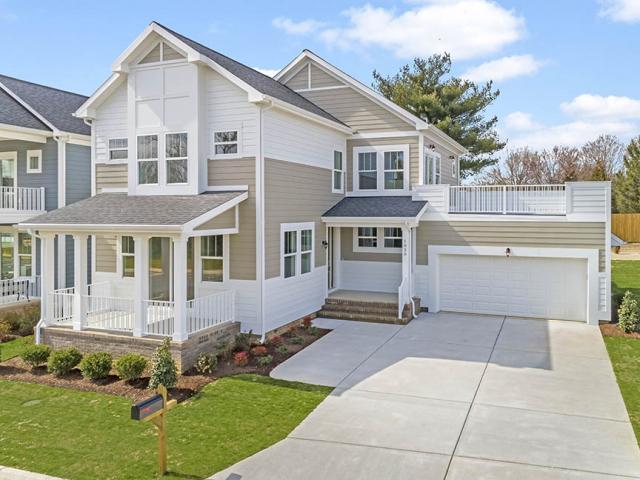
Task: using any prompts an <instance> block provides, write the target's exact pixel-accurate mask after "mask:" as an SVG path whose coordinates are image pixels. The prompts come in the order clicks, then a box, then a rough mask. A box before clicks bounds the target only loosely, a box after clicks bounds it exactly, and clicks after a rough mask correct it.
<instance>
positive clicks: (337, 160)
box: [332, 150, 344, 193]
mask: <svg viewBox="0 0 640 480" xmlns="http://www.w3.org/2000/svg"><path fill="white" fill-rule="evenodd" d="M343 165H344V164H343V163H342V152H340V151H338V150H334V151H333V188H332V191H333V192H334V193H342V192H344V166H343Z"/></svg>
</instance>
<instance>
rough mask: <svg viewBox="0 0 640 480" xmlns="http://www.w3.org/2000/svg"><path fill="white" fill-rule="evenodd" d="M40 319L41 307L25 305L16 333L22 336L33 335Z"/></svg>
mask: <svg viewBox="0 0 640 480" xmlns="http://www.w3.org/2000/svg"><path fill="white" fill-rule="evenodd" d="M39 321H40V308H39V307H36V306H31V307H25V308H23V309H22V312H21V314H20V315H19V317H18V325H17V327H16V333H17V334H18V335H20V336H23V337H24V336H27V335H33V330H34V329H35V328H36V325H37V324H38V322H39Z"/></svg>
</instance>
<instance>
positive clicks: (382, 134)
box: [349, 130, 420, 140]
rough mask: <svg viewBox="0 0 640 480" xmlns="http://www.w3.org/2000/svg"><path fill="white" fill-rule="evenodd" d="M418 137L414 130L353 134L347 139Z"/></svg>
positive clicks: (418, 134) (418, 133)
mask: <svg viewBox="0 0 640 480" xmlns="http://www.w3.org/2000/svg"><path fill="white" fill-rule="evenodd" d="M417 136H420V132H417V131H415V130H397V131H393V132H362V133H354V134H353V135H351V136H350V137H349V139H350V140H362V139H371V138H405V137H417Z"/></svg>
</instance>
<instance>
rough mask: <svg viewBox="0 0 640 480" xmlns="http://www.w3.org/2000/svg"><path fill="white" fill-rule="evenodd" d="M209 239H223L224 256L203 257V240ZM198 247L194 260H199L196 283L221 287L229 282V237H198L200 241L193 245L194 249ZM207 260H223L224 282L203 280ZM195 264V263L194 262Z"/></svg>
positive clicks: (196, 269) (195, 269)
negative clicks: (204, 264)
mask: <svg viewBox="0 0 640 480" xmlns="http://www.w3.org/2000/svg"><path fill="white" fill-rule="evenodd" d="M207 237H222V256H209V255H202V240H203V239H204V238H207ZM196 247H197V249H198V252H197V254H195V252H194V259H197V264H198V268H195V265H194V273H195V272H196V271H197V272H198V276H197V277H195V282H196V283H197V282H202V283H204V284H209V285H220V284H222V283H224V282H226V281H227V279H228V274H227V271H228V270H227V266H228V260H227V250H228V244H227V235H203V236H201V237H198V241H197V242H195V241H194V244H193V248H194V249H195V248H196ZM205 260H222V280H220V281H216V280H205V279H204V278H202V275H203V274H204V268H203V265H202V264H203V263H204V261H205ZM194 263H195V262H194Z"/></svg>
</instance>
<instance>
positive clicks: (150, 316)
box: [143, 300, 174, 336]
mask: <svg viewBox="0 0 640 480" xmlns="http://www.w3.org/2000/svg"><path fill="white" fill-rule="evenodd" d="M143 304H144V311H145V312H147V323H146V325H145V333H146V334H148V335H164V336H170V335H173V328H174V302H167V301H163V300H145V301H144V302H143Z"/></svg>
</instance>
